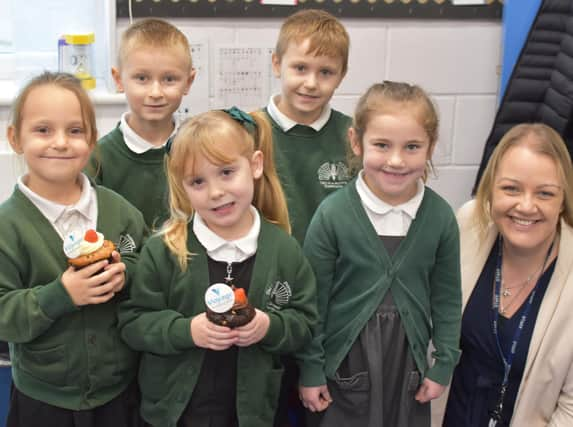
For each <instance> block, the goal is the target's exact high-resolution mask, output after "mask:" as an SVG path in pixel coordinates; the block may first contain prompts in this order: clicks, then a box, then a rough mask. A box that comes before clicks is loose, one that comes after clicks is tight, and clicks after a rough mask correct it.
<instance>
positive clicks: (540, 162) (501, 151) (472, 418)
mask: <svg viewBox="0 0 573 427" xmlns="http://www.w3.org/2000/svg"><path fill="white" fill-rule="evenodd" d="M572 182H573V168H572V165H571V160H570V158H569V155H568V153H567V149H566V147H565V144H564V143H563V140H562V139H561V137H560V136H559V135H558V134H557V133H556V132H555V131H554V130H553V129H551V128H549V127H548V126H546V125H542V124H522V125H518V126H516V127H514V128H513V129H511V130H510V131H509V132H508V133H507V134H506V135H505V136H504V137H503V139H502V140H501V142H500V144H499V145H498V147H497V148H496V150H495V151H494V153H493V155H492V157H491V159H490V162H489V164H488V166H487V168H486V171H485V173H484V176H483V178H482V181H481V183H480V186H479V188H478V192H477V196H476V200H475V201H472V202H469V203H468V204H467V205H465V206H464V207H462V208H461V210H460V212H459V213H458V220H459V223H460V238H461V263H462V264H461V265H462V288H463V303H464V314H463V320H462V337H461V349H462V357H461V359H460V363H459V365H458V366H457V368H456V370H455V372H454V377H453V380H452V386H451V392H450V395H449V400H448V405H447V408H446V414H445V419H444V426H460V425H464V426H468V427H469V426H484V425H490V426H491V425H493V426H509V425H512V426H521V425H527V426H531V427H536V426H539V427H541V426H546V425H548V424H551V425H555V426H566V425H567V426H568V425H573V416H572V414H573V403H572V397H573V396H572V395H571V390H572V387H573V379H572V378H571V371H572V369H573V343H572V342H571V339H570V338H568V336H569V337H570V335H568V333H567V331H566V326H565V325H570V324H571V322H573V314H572V312H571V309H570V307H571V305H572V304H573V271H572V270H573V228H572V226H573V190H572V188H571V183H572ZM544 379H550V380H549V381H545V380H544Z"/></svg>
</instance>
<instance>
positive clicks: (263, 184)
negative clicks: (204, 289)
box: [161, 110, 290, 270]
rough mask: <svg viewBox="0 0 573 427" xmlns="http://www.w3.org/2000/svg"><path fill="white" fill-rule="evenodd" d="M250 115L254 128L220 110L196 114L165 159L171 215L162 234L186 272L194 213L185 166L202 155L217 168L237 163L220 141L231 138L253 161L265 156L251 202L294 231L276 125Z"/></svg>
mask: <svg viewBox="0 0 573 427" xmlns="http://www.w3.org/2000/svg"><path fill="white" fill-rule="evenodd" d="M250 116H251V117H252V119H253V120H254V122H255V123H256V125H255V126H250V125H249V124H248V123H247V124H245V123H241V122H240V121H237V120H235V119H233V118H232V117H231V115H230V114H229V113H227V112H225V111H221V110H217V111H209V112H206V113H202V114H199V115H197V116H194V117H192V118H190V119H188V120H187V121H185V122H184V123H183V124H182V125H181V127H180V128H179V130H178V132H177V134H176V136H175V139H174V140H173V143H172V145H171V147H170V150H169V154H168V155H167V156H166V157H165V169H166V172H167V181H168V185H169V206H170V210H171V217H170V219H169V220H167V222H166V223H165V224H164V226H163V227H162V230H161V234H162V236H163V239H164V241H165V244H166V245H167V247H168V248H169V249H170V250H171V252H172V253H173V254H174V255H175V256H176V257H177V260H178V262H179V265H180V267H181V269H182V270H185V269H186V268H187V262H188V259H189V256H190V255H192V254H191V253H190V252H189V251H188V249H187V237H188V236H187V227H188V223H189V221H190V220H191V218H192V215H193V212H194V210H193V206H191V204H190V202H189V198H188V196H187V193H186V192H185V189H184V188H183V178H184V175H185V172H186V166H187V165H188V164H189V162H190V161H193V160H194V159H196V158H197V157H198V156H203V157H205V158H206V159H207V160H208V161H209V162H212V163H214V164H227V163H231V162H233V161H235V160H236V158H233V157H232V156H230V155H229V153H228V152H225V146H224V145H222V144H220V142H221V141H229V140H232V141H233V143H235V144H237V146H238V148H239V152H240V155H241V156H244V157H246V158H247V159H249V160H250V159H251V158H252V156H253V154H254V153H255V151H256V150H260V151H261V152H262V153H263V174H262V176H261V177H260V178H259V179H256V180H255V183H254V196H253V202H252V203H253V205H254V206H255V207H256V208H257V209H258V210H259V212H260V213H261V215H262V216H263V217H264V218H265V219H266V220H268V221H269V222H272V223H274V224H276V225H278V226H279V227H281V228H282V229H284V230H285V231H286V232H288V233H290V223H289V217H288V210H287V203H286V198H285V195H284V192H283V189H282V186H281V184H280V181H279V178H278V175H277V172H276V168H275V163H274V157H273V141H272V130H271V126H270V124H269V122H268V121H267V119H266V116H265V113H263V112H261V111H258V112H253V113H250Z"/></svg>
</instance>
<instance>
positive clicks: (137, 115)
mask: <svg viewBox="0 0 573 427" xmlns="http://www.w3.org/2000/svg"><path fill="white" fill-rule="evenodd" d="M111 72H112V75H113V78H114V80H115V83H116V86H117V89H118V91H120V92H125V95H126V98H127V103H128V104H129V112H126V113H124V114H123V115H122V117H121V121H120V123H119V124H118V126H117V127H116V128H115V129H114V130H112V131H111V132H110V133H108V134H107V135H105V136H104V137H103V138H101V139H100V141H99V143H98V147H97V149H96V150H95V152H94V154H93V155H92V158H91V159H90V165H89V167H88V170H87V172H88V173H89V174H90V175H91V176H92V177H93V178H94V179H95V181H96V183H98V184H101V185H104V186H106V187H108V188H111V189H112V190H114V191H116V192H118V193H119V194H121V195H122V196H123V197H125V198H126V199H127V200H128V201H130V202H131V203H132V204H133V205H134V206H135V207H136V208H138V209H139V210H140V211H141V212H142V213H143V216H144V218H145V222H146V223H147V225H148V227H150V228H151V229H154V228H158V227H159V226H160V225H161V223H162V222H163V221H164V220H165V219H166V218H167V217H168V203H167V182H166V178H165V171H164V168H163V157H164V154H165V149H164V145H165V143H166V142H167V140H168V139H169V137H170V136H172V135H173V134H174V133H175V131H176V130H177V125H178V123H177V120H176V117H175V116H174V115H173V113H175V111H176V110H177V109H178V108H179V105H180V104H181V99H182V98H183V96H184V95H186V94H187V93H188V91H189V88H190V86H191V83H192V82H193V78H194V77H195V70H194V69H193V64H192V61H191V51H190V48H189V42H188V41H187V37H186V36H185V35H184V34H183V33H182V32H181V31H180V30H179V29H177V28H176V27H175V26H173V25H171V24H170V23H168V22H166V21H163V20H160V19H154V18H151V19H144V20H141V21H138V22H135V23H134V24H132V25H131V26H130V27H129V28H127V29H126V30H125V32H124V33H123V36H122V39H121V43H120V46H119V55H118V66H117V67H113V68H112V70H111Z"/></svg>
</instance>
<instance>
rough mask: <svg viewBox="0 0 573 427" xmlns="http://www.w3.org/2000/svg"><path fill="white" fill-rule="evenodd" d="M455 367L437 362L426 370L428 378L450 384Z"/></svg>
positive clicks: (439, 382)
mask: <svg viewBox="0 0 573 427" xmlns="http://www.w3.org/2000/svg"><path fill="white" fill-rule="evenodd" d="M453 370H454V369H453V367H452V366H450V365H449V364H446V363H439V362H436V364H435V365H434V366H432V367H431V368H430V369H428V370H427V372H426V378H429V379H431V380H432V381H435V382H437V383H438V384H441V385H448V384H449V383H450V379H451V376H452V373H453Z"/></svg>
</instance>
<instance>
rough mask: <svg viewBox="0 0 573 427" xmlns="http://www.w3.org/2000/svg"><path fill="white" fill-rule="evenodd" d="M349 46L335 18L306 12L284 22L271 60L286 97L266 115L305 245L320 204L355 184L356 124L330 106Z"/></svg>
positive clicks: (293, 218) (292, 214)
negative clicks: (350, 140)
mask: <svg viewBox="0 0 573 427" xmlns="http://www.w3.org/2000/svg"><path fill="white" fill-rule="evenodd" d="M349 45H350V40H349V37H348V33H347V32H346V30H345V28H344V26H343V25H342V24H341V23H340V22H339V21H338V20H337V19H336V18H335V17H334V16H332V15H331V14H329V13H328V12H325V11H322V10H314V9H307V10H302V11H300V12H297V13H295V14H293V15H291V16H290V17H289V18H287V19H286V20H285V22H284V23H283V25H282V27H281V30H280V34H279V38H278V41H277V45H276V48H275V52H274V54H273V56H272V66H273V72H274V74H275V76H276V77H277V78H279V79H280V80H281V92H280V94H277V95H273V96H272V97H271V99H270V101H269V104H268V105H267V107H266V112H267V114H268V116H269V118H270V119H271V122H272V125H273V140H274V146H275V159H276V164H277V169H278V172H279V177H280V179H281V182H282V184H283V188H284V190H285V193H286V196H287V202H288V207H289V215H290V218H291V225H292V230H293V235H294V236H295V237H296V239H297V240H298V241H299V242H300V243H301V244H302V241H303V239H304V235H305V233H306V228H307V226H308V224H309V222H310V219H311V217H312V215H313V214H314V211H315V210H316V208H317V207H318V204H319V203H320V202H321V201H322V199H324V197H326V195H327V194H329V193H330V192H332V191H334V190H336V189H338V188H341V187H342V186H344V184H346V183H347V182H348V181H349V179H350V176H349V170H348V167H347V163H346V134H347V131H348V128H349V127H350V123H351V119H350V117H348V116H346V115H345V114H343V113H341V112H339V111H336V110H334V109H332V108H331V107H330V105H329V102H330V99H331V98H332V95H333V94H334V91H335V90H336V88H337V87H338V86H339V85H340V83H341V82H342V79H343V78H344V76H345V74H346V70H347V67H348V51H349Z"/></svg>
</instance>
